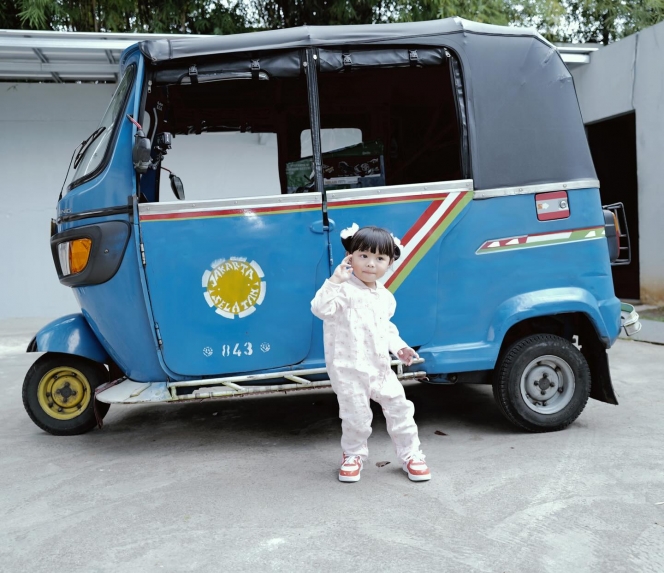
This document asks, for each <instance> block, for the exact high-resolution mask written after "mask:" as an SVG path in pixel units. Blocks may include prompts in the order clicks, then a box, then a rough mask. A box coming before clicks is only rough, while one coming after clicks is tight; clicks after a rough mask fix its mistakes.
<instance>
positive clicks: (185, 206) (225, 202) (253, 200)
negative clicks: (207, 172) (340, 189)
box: [138, 193, 322, 215]
mask: <svg viewBox="0 0 664 573" xmlns="http://www.w3.org/2000/svg"><path fill="white" fill-rule="evenodd" d="M321 203H322V198H321V194H320V193H298V194H293V195H267V196H262V197H237V198H233V199H204V200H201V201H168V202H164V203H140V204H139V205H138V212H139V214H140V215H146V214H150V215H164V214H166V213H187V212H198V211H212V210H217V209H243V208H247V207H252V208H254V209H258V208H260V207H274V206H276V205H320V204H321Z"/></svg>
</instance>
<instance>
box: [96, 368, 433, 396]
mask: <svg viewBox="0 0 664 573" xmlns="http://www.w3.org/2000/svg"><path fill="white" fill-rule="evenodd" d="M422 362H424V359H423V358H418V359H415V360H413V364H421V363H422ZM391 366H392V367H396V375H397V378H398V379H399V380H417V379H421V378H426V377H427V373H426V372H424V371H417V372H404V368H403V367H404V365H403V363H402V362H401V361H400V360H392V362H391ZM326 372H327V369H325V368H310V369H308V370H289V371H285V372H272V373H269V374H250V375H247V376H227V377H224V378H203V379H200V380H182V381H179V382H135V381H133V380H129V379H124V380H120V381H116V382H109V383H108V384H104V385H103V386H101V387H99V388H98V390H97V393H96V398H97V400H99V401H101V402H105V403H106V404H140V403H148V402H182V401H186V400H205V399H207V398H232V397H236V396H247V395H253V394H276V393H282V392H283V393H287V392H294V391H297V390H307V389H313V388H329V387H330V385H331V382H330V381H329V380H318V381H312V380H307V379H306V378H305V376H315V375H320V374H325V373H326ZM280 379H283V380H287V381H288V382H287V383H279V384H267V385H264V386H259V385H254V384H252V383H253V382H259V381H261V380H266V381H267V380H280ZM201 387H206V389H209V391H201ZM178 388H192V389H193V391H192V392H191V393H189V394H178Z"/></svg>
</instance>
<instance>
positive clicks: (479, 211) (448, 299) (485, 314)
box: [397, 188, 620, 374]
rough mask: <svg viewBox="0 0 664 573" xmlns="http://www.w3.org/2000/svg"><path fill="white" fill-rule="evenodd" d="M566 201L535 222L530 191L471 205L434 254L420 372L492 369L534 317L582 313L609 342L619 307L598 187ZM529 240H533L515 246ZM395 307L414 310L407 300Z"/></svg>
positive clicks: (616, 326)
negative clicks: (511, 335)
mask: <svg viewBox="0 0 664 573" xmlns="http://www.w3.org/2000/svg"><path fill="white" fill-rule="evenodd" d="M568 197H569V205H570V216H569V217H568V218H566V219H559V220H551V221H539V220H538V219H537V216H536V205H535V196H534V194H528V195H519V196H505V197H497V198H492V199H488V200H477V199H476V200H474V201H473V202H472V204H471V206H470V209H469V210H468V214H467V215H466V217H465V218H464V219H463V220H462V221H461V222H460V224H459V225H457V226H456V227H455V229H454V230H453V231H452V232H451V233H450V234H449V235H448V236H447V238H446V239H445V241H444V245H443V249H442V250H441V257H440V263H439V272H440V274H441V276H440V280H439V285H440V288H439V289H438V292H439V298H438V304H437V306H438V326H437V329H436V336H435V337H434V341H433V342H432V343H431V344H430V345H426V346H424V347H422V348H421V349H420V355H421V356H422V357H424V358H425V359H426V363H425V367H426V370H427V372H430V373H432V374H446V373H452V372H469V371H474V370H490V369H493V368H494V367H495V364H496V360H497V358H498V355H499V352H500V350H501V346H502V344H503V339H504V337H505V334H506V333H507V332H508V330H509V329H510V328H511V327H512V326H513V325H515V324H517V323H519V322H520V321H523V320H526V319H530V318H533V317H536V316H552V315H557V314H563V313H574V312H581V313H584V314H585V315H587V316H588V317H589V319H590V320H591V322H592V324H593V326H594V328H595V331H596V333H597V337H598V339H599V340H601V341H602V345H603V346H604V347H609V346H610V345H611V344H612V343H613V342H614V341H615V339H616V338H617V336H618V332H619V327H620V324H619V321H620V312H619V308H620V303H619V301H618V299H617V298H616V297H615V296H614V292H613V283H612V280H611V268H610V263H609V257H608V247H607V243H606V238H605V237H604V236H603V235H602V232H603V228H604V221H603V216H602V210H601V205H600V200H599V190H598V189H596V188H591V189H575V190H570V191H569V192H568ZM579 230H580V231H579ZM526 236H527V237H536V238H537V240H536V241H535V242H534V243H526V242H524V241H521V242H519V241H516V240H513V239H514V238H516V237H526ZM510 238H512V242H513V244H511V245H507V246H505V245H506V243H507V242H509V241H506V239H510ZM488 245H494V246H493V247H491V248H489V247H488ZM543 286H544V287H546V288H542V287H543ZM397 298H398V294H397ZM478 301H481V304H479V303H478ZM400 304H401V305H402V306H405V307H406V308H405V309H404V310H406V312H407V313H408V314H411V313H413V312H415V308H414V307H415V305H414V304H413V303H412V302H409V301H400Z"/></svg>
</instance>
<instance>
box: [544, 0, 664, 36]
mask: <svg viewBox="0 0 664 573" xmlns="http://www.w3.org/2000/svg"><path fill="white" fill-rule="evenodd" d="M561 2H562V4H563V7H564V9H565V13H566V17H565V18H564V20H563V25H562V26H559V27H558V28H557V29H555V33H556V35H557V36H558V37H559V38H560V40H561V41H567V42H598V43H602V44H605V45H606V44H608V43H609V42H613V41H615V40H618V39H620V38H622V37H624V36H629V35H630V34H633V33H634V32H638V31H639V30H641V29H643V28H646V27H648V26H652V25H654V24H657V23H658V22H661V21H662V20H664V0H561Z"/></svg>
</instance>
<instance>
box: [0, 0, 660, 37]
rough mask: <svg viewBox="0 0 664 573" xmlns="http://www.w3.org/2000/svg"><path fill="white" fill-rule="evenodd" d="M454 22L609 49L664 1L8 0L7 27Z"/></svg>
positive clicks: (157, 28)
mask: <svg viewBox="0 0 664 573" xmlns="http://www.w3.org/2000/svg"><path fill="white" fill-rule="evenodd" d="M450 16H460V17H462V18H466V19H468V20H474V21H476V22H485V23H490V24H500V25H518V26H531V27H535V28H537V29H538V30H539V31H540V33H542V34H543V35H544V36H546V37H547V38H549V39H550V40H552V41H574V42H602V43H604V44H607V43H609V42H612V41H615V40H617V39H620V38H621V37H623V36H626V35H628V34H632V33H634V32H636V31H638V30H640V29H642V28H644V27H646V26H651V25H653V24H656V23H657V22H660V21H662V20H664V0H0V27H3V28H31V29H50V30H71V31H85V32H157V33H171V32H179V33H196V34H233V33H237V32H244V31H248V30H251V29H276V28H287V27H292V26H302V25H304V24H309V25H331V24H369V23H376V22H409V21H420V20H433V19H437V18H448V17H450Z"/></svg>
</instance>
